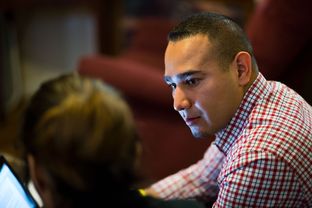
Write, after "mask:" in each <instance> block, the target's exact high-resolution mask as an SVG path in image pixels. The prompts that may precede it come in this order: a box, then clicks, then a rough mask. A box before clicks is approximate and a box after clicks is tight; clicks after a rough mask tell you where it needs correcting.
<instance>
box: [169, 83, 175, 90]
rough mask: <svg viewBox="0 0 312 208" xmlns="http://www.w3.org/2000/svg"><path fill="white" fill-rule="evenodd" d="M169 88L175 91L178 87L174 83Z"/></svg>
mask: <svg viewBox="0 0 312 208" xmlns="http://www.w3.org/2000/svg"><path fill="white" fill-rule="evenodd" d="M168 86H169V87H170V88H171V89H173V90H174V89H175V88H176V87H177V85H176V84H174V83H169V84H168Z"/></svg>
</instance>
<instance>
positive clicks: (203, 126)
mask: <svg viewBox="0 0 312 208" xmlns="http://www.w3.org/2000/svg"><path fill="white" fill-rule="evenodd" d="M238 76H239V75H238V70H237V66H236V64H235V61H234V60H233V62H232V63H231V64H230V65H229V66H228V67H227V68H226V69H224V68H221V66H220V64H219V62H218V60H217V58H216V55H215V54H214V52H213V50H212V45H211V43H210V41H209V39H208V38H207V37H206V36H204V35H195V36H192V37H189V38H186V39H183V40H180V41H177V42H169V44H168V46H167V49H166V53H165V76H164V79H165V81H166V83H167V84H168V85H169V86H171V87H172V97H173V106H174V109H175V110H176V111H178V112H179V114H180V115H181V117H182V118H183V119H184V121H185V123H186V124H187V125H188V126H189V128H190V129H191V131H192V134H193V135H194V136H195V137H198V138H199V137H208V136H211V135H213V134H215V133H216V132H218V131H219V130H221V129H222V128H224V127H225V126H226V125H227V124H228V122H229V121H230V119H231V118H232V117H233V116H234V114H235V112H236V110H237V108H238V106H239V104H240V102H241V99H242V97H243V94H244V92H243V88H242V87H241V86H240V85H239V83H238Z"/></svg>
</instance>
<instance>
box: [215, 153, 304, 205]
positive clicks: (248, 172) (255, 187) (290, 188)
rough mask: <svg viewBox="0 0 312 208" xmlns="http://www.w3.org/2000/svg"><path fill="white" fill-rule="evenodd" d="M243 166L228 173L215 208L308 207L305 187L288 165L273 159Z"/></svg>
mask: <svg viewBox="0 0 312 208" xmlns="http://www.w3.org/2000/svg"><path fill="white" fill-rule="evenodd" d="M249 157H250V155H249ZM246 158H247V157H246ZM243 160H244V159H243ZM240 164H242V165H238V166H236V168H235V169H232V168H229V169H228V170H226V171H225V172H226V173H227V174H226V175H225V176H224V177H223V178H222V181H220V186H219V187H220V192H219V195H218V198H217V201H216V202H215V203H214V205H213V207H214V208H216V207H305V205H304V204H306V201H305V199H304V198H303V195H302V193H303V191H302V190H301V189H302V186H300V183H299V179H298V177H297V176H296V174H295V171H294V170H293V169H292V168H291V167H290V166H289V165H288V164H287V163H286V162H283V161H281V160H279V159H277V158H274V157H273V158H264V159H257V160H254V161H252V162H247V163H244V164H243V163H240ZM231 167H233V166H231ZM298 203H299V204H298Z"/></svg>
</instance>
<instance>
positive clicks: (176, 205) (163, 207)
mask: <svg viewBox="0 0 312 208" xmlns="http://www.w3.org/2000/svg"><path fill="white" fill-rule="evenodd" d="M146 199H147V201H148V204H149V205H150V206H149V207H150V208H205V206H204V204H203V203H201V202H199V201H196V200H186V199H175V200H162V199H156V198H152V197H147V198H146Z"/></svg>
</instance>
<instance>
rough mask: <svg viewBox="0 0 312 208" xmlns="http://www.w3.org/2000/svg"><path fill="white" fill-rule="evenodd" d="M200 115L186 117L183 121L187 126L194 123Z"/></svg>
mask: <svg viewBox="0 0 312 208" xmlns="http://www.w3.org/2000/svg"><path fill="white" fill-rule="evenodd" d="M199 118H200V116H195V117H188V118H186V119H185V123H186V124H187V125H188V126H189V125H193V124H195V122H197V121H198V120H199Z"/></svg>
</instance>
